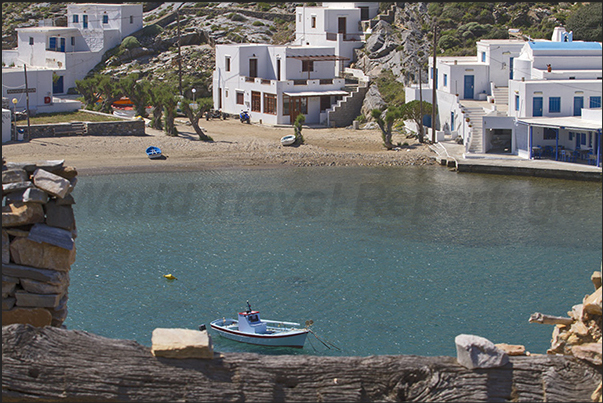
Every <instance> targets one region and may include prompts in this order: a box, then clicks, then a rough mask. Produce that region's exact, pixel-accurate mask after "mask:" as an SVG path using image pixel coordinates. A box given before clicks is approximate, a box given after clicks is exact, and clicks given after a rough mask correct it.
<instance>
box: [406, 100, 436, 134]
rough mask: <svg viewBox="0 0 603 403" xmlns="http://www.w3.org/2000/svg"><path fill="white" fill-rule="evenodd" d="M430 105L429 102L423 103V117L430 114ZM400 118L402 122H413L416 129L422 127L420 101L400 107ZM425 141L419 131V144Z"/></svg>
mask: <svg viewBox="0 0 603 403" xmlns="http://www.w3.org/2000/svg"><path fill="white" fill-rule="evenodd" d="M431 108H432V105H431V104H430V103H429V102H425V101H423V115H430V114H431ZM400 113H401V116H400V117H401V118H402V119H404V120H413V121H414V122H415V123H416V124H417V127H421V126H422V122H423V115H421V101H418V100H414V101H410V102H409V103H407V104H404V105H402V107H401V108H400ZM424 141H425V139H424V137H423V133H421V131H420V130H419V143H423V142H424Z"/></svg>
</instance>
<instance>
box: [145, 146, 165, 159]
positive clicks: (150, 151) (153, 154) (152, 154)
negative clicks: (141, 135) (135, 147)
mask: <svg viewBox="0 0 603 403" xmlns="http://www.w3.org/2000/svg"><path fill="white" fill-rule="evenodd" d="M146 153H147V155H148V156H149V158H150V159H157V158H161V156H162V153H161V149H160V148H158V147H149V148H147V151H146Z"/></svg>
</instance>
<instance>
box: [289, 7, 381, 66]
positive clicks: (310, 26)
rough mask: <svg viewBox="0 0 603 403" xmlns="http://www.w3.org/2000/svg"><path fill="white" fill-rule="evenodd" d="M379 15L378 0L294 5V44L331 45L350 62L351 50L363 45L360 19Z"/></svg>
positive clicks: (336, 52)
mask: <svg viewBox="0 0 603 403" xmlns="http://www.w3.org/2000/svg"><path fill="white" fill-rule="evenodd" d="M377 14H379V3H378V2H358V3H328V2H323V3H322V7H306V6H302V7H297V8H296V9H295V15H296V18H295V41H294V44H296V45H306V46H330V47H334V48H335V54H337V55H339V56H343V57H347V58H348V59H347V60H346V61H345V62H344V64H345V66H349V65H350V63H351V62H353V61H354V60H353V58H354V55H355V54H354V49H357V48H360V47H362V45H363V44H364V39H365V37H364V35H365V34H366V32H363V30H362V24H361V22H362V21H368V20H370V19H371V18H373V17H375V16H376V15H377Z"/></svg>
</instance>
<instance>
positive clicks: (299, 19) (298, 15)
mask: <svg viewBox="0 0 603 403" xmlns="http://www.w3.org/2000/svg"><path fill="white" fill-rule="evenodd" d="M297 21H298V22H302V15H301V14H297Z"/></svg>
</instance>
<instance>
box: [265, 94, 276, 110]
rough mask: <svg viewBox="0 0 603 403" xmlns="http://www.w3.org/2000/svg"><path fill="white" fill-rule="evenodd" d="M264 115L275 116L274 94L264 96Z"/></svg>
mask: <svg viewBox="0 0 603 403" xmlns="http://www.w3.org/2000/svg"><path fill="white" fill-rule="evenodd" d="M264 113H269V114H271V115H276V94H264Z"/></svg>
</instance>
